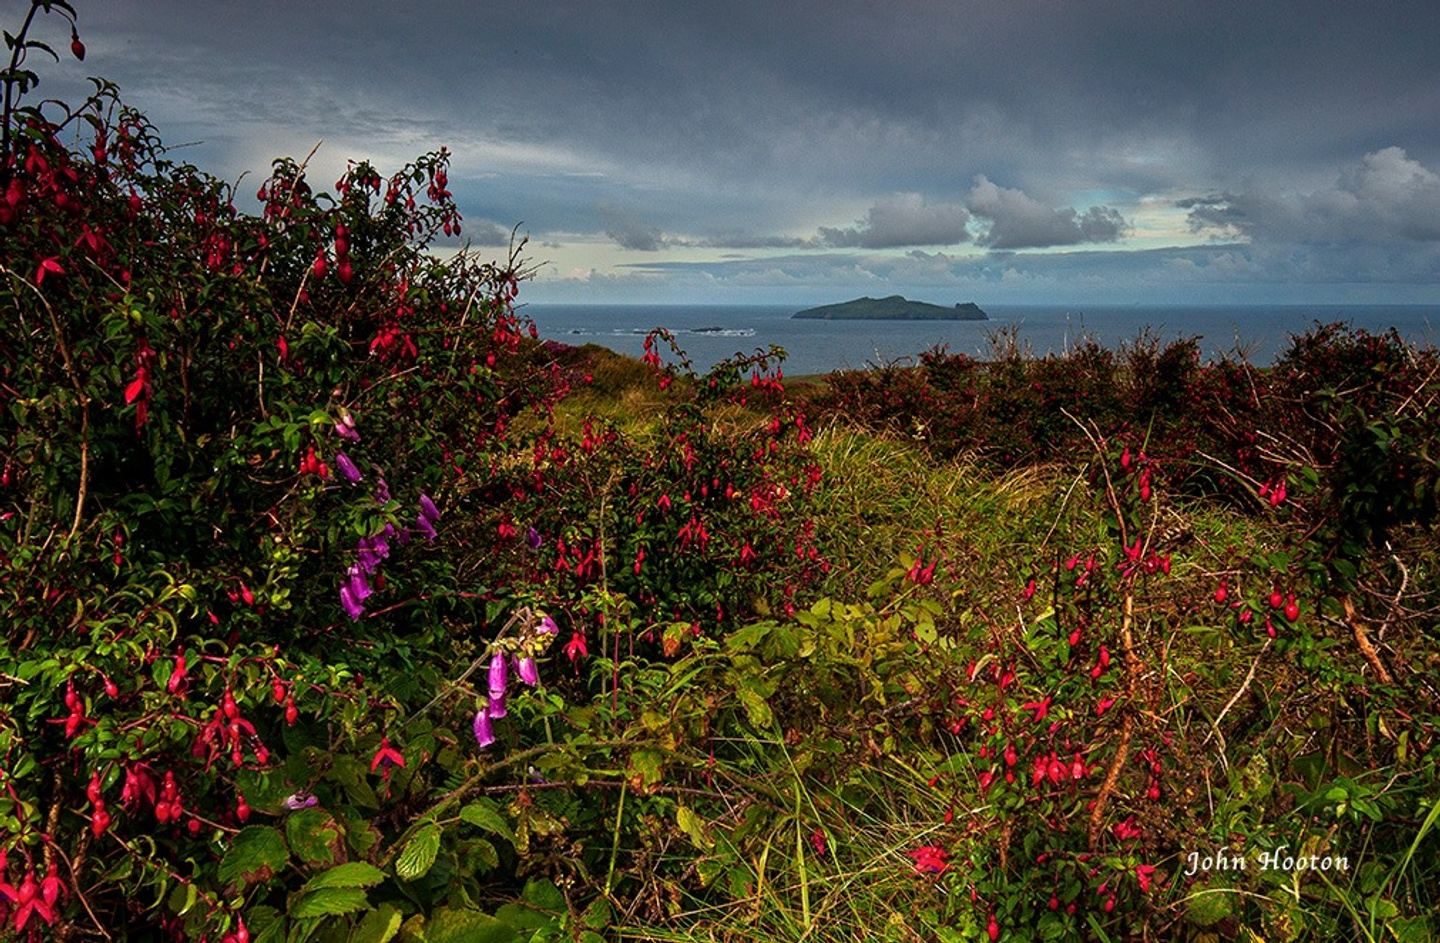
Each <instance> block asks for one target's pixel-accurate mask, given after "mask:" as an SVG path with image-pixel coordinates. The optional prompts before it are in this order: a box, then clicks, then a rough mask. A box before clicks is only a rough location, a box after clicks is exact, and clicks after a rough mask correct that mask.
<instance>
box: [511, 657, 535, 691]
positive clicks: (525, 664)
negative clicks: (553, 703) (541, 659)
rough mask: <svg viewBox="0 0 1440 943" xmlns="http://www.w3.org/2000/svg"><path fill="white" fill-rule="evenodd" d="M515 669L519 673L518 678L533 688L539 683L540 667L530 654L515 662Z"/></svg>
mask: <svg viewBox="0 0 1440 943" xmlns="http://www.w3.org/2000/svg"><path fill="white" fill-rule="evenodd" d="M515 670H516V673H517V674H519V675H520V680H521V681H523V682H525V683H526V684H528V685H529V686H530V687H532V688H533V687H535V686H536V685H538V684H539V683H540V668H539V666H538V665H537V664H536V663H535V659H534V658H533V657H531V656H530V655H525V656H523V657H522V658H521V659H520V660H519V661H518V662H516V664H515Z"/></svg>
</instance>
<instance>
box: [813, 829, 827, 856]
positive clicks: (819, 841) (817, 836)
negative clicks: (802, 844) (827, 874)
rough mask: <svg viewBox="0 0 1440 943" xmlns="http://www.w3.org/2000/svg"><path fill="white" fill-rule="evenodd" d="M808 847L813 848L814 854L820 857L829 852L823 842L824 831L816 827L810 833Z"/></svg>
mask: <svg viewBox="0 0 1440 943" xmlns="http://www.w3.org/2000/svg"><path fill="white" fill-rule="evenodd" d="M810 847H811V848H814V849H815V854H817V855H819V856H820V857H822V858H823V857H825V855H826V854H827V853H828V852H829V845H828V844H826V842H825V832H824V831H823V830H821V829H818V828H817V829H815V831H813V832H811V833H810Z"/></svg>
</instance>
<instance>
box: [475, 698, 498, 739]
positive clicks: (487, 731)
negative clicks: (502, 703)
mask: <svg viewBox="0 0 1440 943" xmlns="http://www.w3.org/2000/svg"><path fill="white" fill-rule="evenodd" d="M473 727H474V730H475V743H476V744H477V745H479V747H480V749H482V750H483V749H485V748H486V747H488V746H489V745H490V744H492V743H494V742H495V729H494V727H493V726H491V724H490V709H489V707H488V706H487V707H482V708H480V709H479V710H478V711H476V712H475V722H474V724H473Z"/></svg>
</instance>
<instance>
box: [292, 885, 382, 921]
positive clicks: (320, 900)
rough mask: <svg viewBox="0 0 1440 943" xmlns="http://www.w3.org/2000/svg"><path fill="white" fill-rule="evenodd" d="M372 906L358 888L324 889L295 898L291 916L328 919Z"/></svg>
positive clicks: (363, 892) (362, 891)
mask: <svg viewBox="0 0 1440 943" xmlns="http://www.w3.org/2000/svg"><path fill="white" fill-rule="evenodd" d="M369 906H370V901H368V900H366V898H365V891H364V890H362V889H361V888H358V887H322V888H320V889H319V890H318V891H309V892H307V893H304V894H301V895H300V896H299V897H297V898H295V900H294V902H293V903H291V905H290V916H292V917H295V918H297V919H303V918H305V917H328V916H331V915H333V914H348V913H352V912H354V911H356V910H364V909H365V908H366V907H369Z"/></svg>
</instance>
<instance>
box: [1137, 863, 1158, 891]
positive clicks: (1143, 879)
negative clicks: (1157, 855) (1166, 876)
mask: <svg viewBox="0 0 1440 943" xmlns="http://www.w3.org/2000/svg"><path fill="white" fill-rule="evenodd" d="M1154 875H1155V865H1153V864H1137V865H1136V866H1135V879H1136V880H1138V881H1139V882H1140V892H1141V893H1143V894H1148V893H1150V881H1151V879H1152V878H1153V877H1154Z"/></svg>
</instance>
